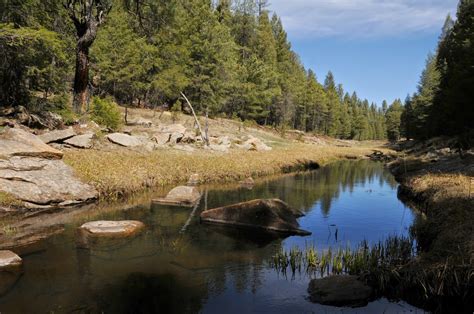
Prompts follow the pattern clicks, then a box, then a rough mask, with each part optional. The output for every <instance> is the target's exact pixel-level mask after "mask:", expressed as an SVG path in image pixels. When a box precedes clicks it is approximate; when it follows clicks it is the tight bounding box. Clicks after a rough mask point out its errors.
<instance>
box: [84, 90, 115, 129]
mask: <svg viewBox="0 0 474 314" xmlns="http://www.w3.org/2000/svg"><path fill="white" fill-rule="evenodd" d="M90 116H91V119H92V120H94V121H95V122H97V123H98V124H100V125H102V126H105V127H108V128H110V129H112V130H117V129H118V128H119V127H120V125H121V122H122V115H121V113H120V110H119V108H118V105H117V104H116V103H115V102H114V101H113V100H112V99H110V98H105V99H103V98H99V97H94V98H93V99H92V106H91V115H90Z"/></svg>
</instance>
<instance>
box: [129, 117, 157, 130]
mask: <svg viewBox="0 0 474 314" xmlns="http://www.w3.org/2000/svg"><path fill="white" fill-rule="evenodd" d="M128 125H140V126H144V127H147V128H151V127H152V126H153V122H152V121H151V120H148V119H145V118H143V117H138V118H137V119H134V120H131V121H129V122H128Z"/></svg>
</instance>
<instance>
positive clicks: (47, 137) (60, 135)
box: [38, 128, 76, 144]
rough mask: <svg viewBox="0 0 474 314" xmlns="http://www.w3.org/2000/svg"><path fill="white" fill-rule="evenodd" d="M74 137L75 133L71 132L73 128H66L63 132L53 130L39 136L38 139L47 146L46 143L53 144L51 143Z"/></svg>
mask: <svg viewBox="0 0 474 314" xmlns="http://www.w3.org/2000/svg"><path fill="white" fill-rule="evenodd" d="M75 135H76V132H75V131H74V130H73V128H67V129H64V130H55V131H51V132H47V133H44V134H41V135H39V136H38V137H39V138H40V139H41V140H42V141H43V142H45V143H46V144H48V143H53V142H61V141H63V140H67V139H68V138H71V137H73V136H75Z"/></svg>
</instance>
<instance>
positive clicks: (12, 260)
mask: <svg viewBox="0 0 474 314" xmlns="http://www.w3.org/2000/svg"><path fill="white" fill-rule="evenodd" d="M21 264H22V259H21V258H20V257H19V256H18V255H16V254H15V253H13V252H12V251H6V250H4V251H0V271H5V270H10V269H13V268H17V267H20V266H21Z"/></svg>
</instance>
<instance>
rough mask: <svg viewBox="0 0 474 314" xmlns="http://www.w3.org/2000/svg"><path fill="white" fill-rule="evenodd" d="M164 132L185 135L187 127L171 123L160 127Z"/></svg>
mask: <svg viewBox="0 0 474 314" xmlns="http://www.w3.org/2000/svg"><path fill="white" fill-rule="evenodd" d="M160 132H162V133H181V134H183V135H184V133H185V132H186V127H185V126H184V125H182V124H170V125H166V126H163V127H161V128H160Z"/></svg>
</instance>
